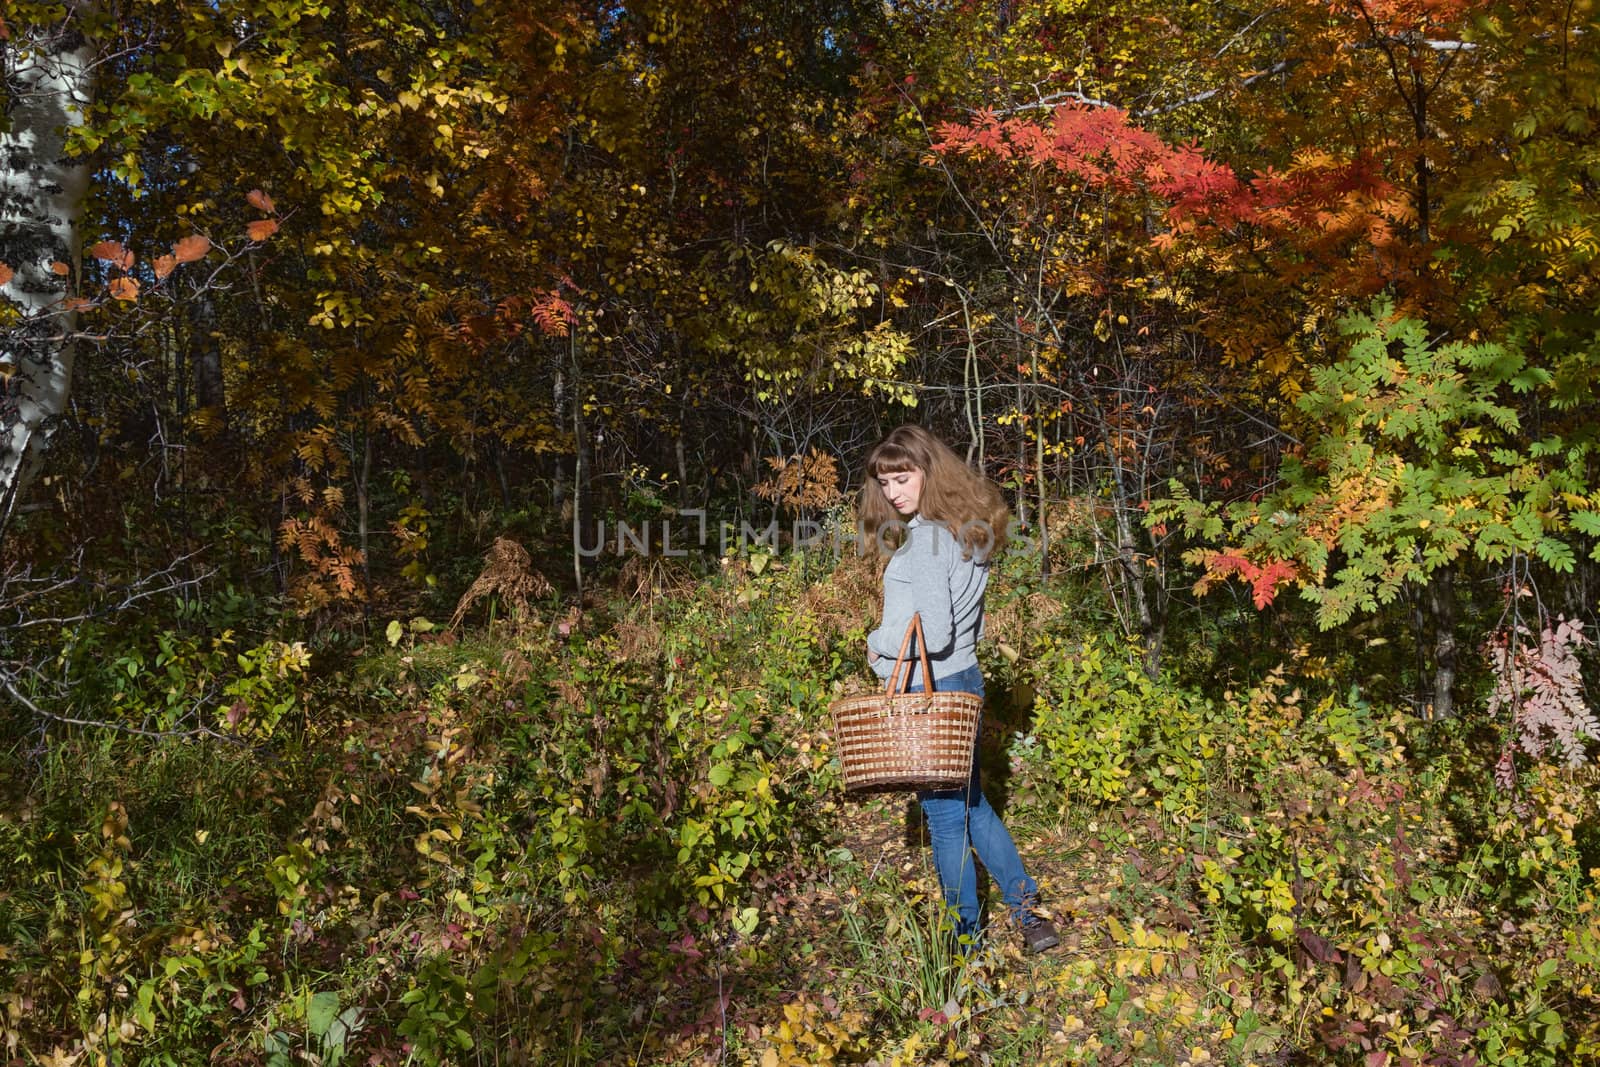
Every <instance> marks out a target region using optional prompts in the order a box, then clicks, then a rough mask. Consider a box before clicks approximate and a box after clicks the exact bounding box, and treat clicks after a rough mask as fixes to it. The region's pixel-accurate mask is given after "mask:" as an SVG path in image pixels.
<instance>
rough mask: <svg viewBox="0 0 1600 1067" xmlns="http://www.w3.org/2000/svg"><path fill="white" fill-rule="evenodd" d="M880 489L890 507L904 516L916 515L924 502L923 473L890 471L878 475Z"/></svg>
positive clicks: (915, 469) (914, 470)
mask: <svg viewBox="0 0 1600 1067" xmlns="http://www.w3.org/2000/svg"><path fill="white" fill-rule="evenodd" d="M878 488H879V489H881V490H883V498H884V499H885V500H887V501H888V502H889V506H890V507H892V508H894V509H895V510H896V511H898V512H899V513H900V514H902V515H915V514H916V513H917V505H918V503H920V502H921V500H922V471H920V470H918V469H917V468H915V467H913V468H912V469H911V470H908V471H890V472H887V473H885V474H880V475H878Z"/></svg>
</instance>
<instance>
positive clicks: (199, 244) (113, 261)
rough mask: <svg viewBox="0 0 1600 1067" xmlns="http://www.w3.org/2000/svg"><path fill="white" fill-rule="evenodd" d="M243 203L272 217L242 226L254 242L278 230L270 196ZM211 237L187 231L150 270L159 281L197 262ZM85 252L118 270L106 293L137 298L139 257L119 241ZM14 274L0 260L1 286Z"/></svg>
mask: <svg viewBox="0 0 1600 1067" xmlns="http://www.w3.org/2000/svg"><path fill="white" fill-rule="evenodd" d="M245 200H246V202H248V203H249V204H250V206H251V207H254V208H255V209H257V210H258V211H261V212H264V213H266V214H269V215H271V216H273V217H272V218H267V219H256V220H254V221H252V222H250V223H249V224H247V225H246V226H245V236H246V237H247V238H248V239H249V240H250V241H251V242H252V243H253V244H260V243H262V242H264V241H266V240H268V239H269V238H271V237H272V236H273V235H274V234H276V233H277V232H278V229H279V227H280V220H279V217H278V211H277V207H276V205H274V204H273V202H272V197H270V196H268V195H267V194H266V193H264V192H262V191H261V190H260V189H252V190H251V191H250V192H249V193H248V194H247V195H246V197H245ZM212 247H213V246H212V243H211V238H209V237H207V236H205V235H204V234H198V233H196V234H190V235H189V236H187V237H184V238H181V239H179V240H178V241H176V242H175V243H174V244H173V245H172V246H171V248H170V249H169V250H168V251H167V252H164V253H162V254H161V255H159V256H156V257H155V258H154V259H152V260H151V261H150V272H151V273H152V274H153V275H154V276H155V280H156V281H157V282H158V283H159V282H162V281H165V280H166V279H167V278H168V277H169V276H170V275H171V274H172V272H173V271H175V270H177V269H178V267H180V266H182V265H183V264H185V263H198V262H199V261H200V260H202V259H204V258H205V257H206V256H207V255H208V254H210V252H211V250H212ZM88 254H89V255H90V256H91V257H93V258H94V259H97V260H99V261H100V262H102V263H106V264H109V265H110V266H111V267H112V268H114V269H115V270H116V271H119V272H120V273H117V274H115V275H113V276H112V277H111V278H110V279H109V280H108V281H107V282H106V292H107V293H108V294H109V295H110V296H111V298H112V299H113V300H120V301H124V302H129V303H131V302H133V301H136V300H138V299H139V294H140V291H141V288H140V284H139V279H138V278H136V277H135V276H134V274H133V269H134V266H135V265H136V264H137V263H138V257H137V256H136V255H134V253H133V252H132V251H131V250H130V249H129V248H127V246H125V245H124V244H123V243H122V242H120V241H112V240H105V241H98V242H96V243H95V244H93V245H91V246H90V247H89V249H88ZM49 269H50V272H51V273H52V274H55V275H57V276H58V277H63V278H64V277H67V276H68V275H70V274H71V273H72V267H71V266H70V265H69V264H67V263H63V262H61V261H60V260H56V261H55V262H53V263H51V264H50V267H49ZM14 277H16V270H15V269H14V268H12V267H11V266H10V265H9V264H6V263H0V286H5V285H7V284H9V283H10V282H11V280H12V279H13V278H14ZM93 303H94V302H93V301H92V300H89V299H86V298H83V297H76V296H74V297H68V298H67V299H65V300H63V301H62V303H61V306H62V308H64V309H65V310H67V311H79V310H82V309H84V308H87V307H90V306H92V305H93Z"/></svg>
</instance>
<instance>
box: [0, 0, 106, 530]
mask: <svg viewBox="0 0 1600 1067" xmlns="http://www.w3.org/2000/svg"><path fill="white" fill-rule="evenodd" d="M89 6H90V5H89V2H88V0H83V2H77V3H69V5H68V8H69V12H70V14H69V16H68V18H67V19H66V21H65V22H63V23H61V24H58V25H55V26H43V27H30V26H16V25H12V26H10V27H9V29H10V31H11V36H10V38H9V39H8V40H6V41H4V42H3V43H0V44H3V48H4V55H3V59H4V75H5V89H6V94H5V98H4V103H5V106H6V111H7V114H6V118H7V120H8V126H7V127H6V128H5V129H3V130H0V263H4V264H6V265H7V266H8V267H10V268H11V269H12V271H13V272H14V274H13V276H12V278H11V280H10V281H9V282H7V283H6V284H5V285H4V286H3V287H0V316H3V317H0V323H4V324H5V325H4V329H3V330H0V379H3V380H4V385H3V387H0V538H3V536H4V532H5V529H6V526H7V524H8V523H9V521H10V519H11V517H12V515H13V513H14V512H15V511H16V507H17V504H18V502H19V501H20V500H21V498H22V496H23V494H24V493H25V492H26V491H27V489H28V486H29V484H30V483H31V482H32V481H33V479H34V478H35V476H37V474H38V472H39V469H40V466H41V464H42V460H43V456H44V449H45V445H46V443H47V442H48V440H49V438H50V434H51V432H52V429H53V424H54V422H55V420H56V419H57V418H58V417H59V416H60V415H61V414H62V413H63V412H64V411H65V410H66V404H67V397H68V394H69V391H70V388H71V384H72V356H73V343H72V337H73V334H74V333H75V331H76V316H75V315H74V314H72V313H69V312H66V311H64V310H63V308H62V306H61V304H62V300H63V299H64V298H65V297H66V296H67V295H68V286H69V284H70V283H69V277H64V276H62V275H59V274H56V273H55V272H54V271H52V270H51V265H52V264H54V263H58V262H59V263H67V264H74V263H76V262H77V255H78V247H77V236H78V235H77V227H78V220H79V217H80V214H81V212H82V209H83V198H84V193H85V192H86V190H87V189H88V184H89V168H88V165H87V162H86V161H81V160H71V159H67V158H66V151H65V143H66V135H67V131H68V130H69V129H71V128H72V127H74V126H77V125H78V124H80V123H81V122H82V121H83V112H84V108H85V107H86V106H87V104H88V102H89V95H88V94H89V77H90V71H91V66H92V64H93V61H94V56H95V50H94V48H93V47H92V46H91V44H90V42H89V41H88V40H87V39H86V38H85V36H84V34H83V33H82V32H81V30H80V27H79V20H78V18H77V17H76V15H78V14H79V13H81V12H83V11H86V10H87V9H88V7H89Z"/></svg>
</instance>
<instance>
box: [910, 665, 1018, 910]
mask: <svg viewBox="0 0 1600 1067" xmlns="http://www.w3.org/2000/svg"><path fill="white" fill-rule="evenodd" d="M935 688H937V689H939V690H941V691H943V692H947V693H948V692H962V693H977V694H978V695H979V696H982V695H983V671H982V670H980V669H979V668H978V667H975V666H974V667H969V668H967V669H966V670H964V671H961V672H960V673H958V674H952V675H950V676H949V677H948V678H937V679H935ZM917 800H918V801H919V802H921V804H922V814H923V816H924V817H925V818H926V819H927V820H928V836H929V838H930V839H932V842H933V865H934V868H935V869H936V870H938V872H939V884H940V885H941V886H943V887H944V900H945V903H946V904H947V905H948V906H949V907H950V908H952V909H954V911H955V913H956V933H957V935H971V936H976V935H977V933H978V872H977V868H976V865H975V864H974V863H973V862H972V852H973V850H974V849H976V850H977V853H978V858H979V859H980V860H982V861H983V866H984V869H985V870H987V871H988V872H989V874H990V876H991V877H993V878H994V880H995V882H996V883H997V884H998V885H999V886H1000V895H1001V897H1002V899H1004V900H1005V902H1006V907H1007V910H1008V911H1009V912H1010V913H1011V914H1012V915H1013V916H1014V917H1015V916H1017V915H1018V914H1019V913H1020V912H1022V911H1023V910H1024V908H1025V907H1027V906H1029V905H1031V904H1032V902H1033V900H1034V898H1035V897H1036V896H1037V895H1038V892H1039V887H1038V885H1037V884H1036V883H1035V882H1034V880H1033V879H1032V878H1030V877H1028V872H1026V871H1024V870H1023V869H1022V857H1021V856H1019V855H1017V846H1016V843H1015V842H1013V841H1012V840H1011V833H1010V831H1008V830H1007V829H1006V826H1005V823H1003V822H1001V821H1000V816H999V815H998V814H997V813H996V812H995V810H994V808H992V807H990V806H989V801H988V799H987V798H986V797H984V795H983V788H982V787H981V786H980V785H979V783H978V754H977V752H976V751H974V752H973V755H972V780H971V781H970V782H968V783H967V787H966V788H965V789H938V790H924V791H922V792H919V793H918V794H917Z"/></svg>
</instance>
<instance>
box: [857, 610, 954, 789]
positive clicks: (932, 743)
mask: <svg viewBox="0 0 1600 1067" xmlns="http://www.w3.org/2000/svg"><path fill="white" fill-rule="evenodd" d="M913 637H915V639H916V642H917V651H918V654H919V656H920V659H921V662H922V686H923V689H922V692H920V693H913V692H900V685H901V681H900V676H901V670H902V668H903V669H904V671H905V682H906V684H907V687H908V689H909V683H910V680H911V667H912V664H911V662H910V661H908V660H907V659H906V651H907V649H908V647H909V646H910V643H911V640H912V638H913ZM932 678H933V675H932V673H931V672H930V671H929V669H928V652H927V649H926V648H925V647H924V642H923V639H922V619H921V617H920V616H917V615H913V616H912V617H911V623H910V625H909V626H907V627H906V636H905V639H904V640H902V641H901V642H900V654H899V656H897V657H896V658H895V663H894V671H893V672H892V673H891V674H890V675H889V683H888V686H887V687H886V688H885V690H884V691H883V692H882V693H867V694H863V695H861V696H853V697H844V698H842V699H840V700H835V701H834V702H833V703H832V704H830V705H828V710H829V711H831V712H832V713H833V735H834V745H835V747H836V748H837V749H838V752H839V761H840V762H841V763H843V764H844V788H845V792H847V793H889V792H894V791H896V790H906V789H960V788H962V787H964V786H965V785H966V784H967V780H968V778H970V777H971V775H972V753H973V748H974V747H975V745H976V743H977V739H978V717H979V715H980V714H981V713H982V711H983V698H982V697H981V696H978V695H977V694H976V693H936V692H934V691H933V689H932Z"/></svg>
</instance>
